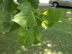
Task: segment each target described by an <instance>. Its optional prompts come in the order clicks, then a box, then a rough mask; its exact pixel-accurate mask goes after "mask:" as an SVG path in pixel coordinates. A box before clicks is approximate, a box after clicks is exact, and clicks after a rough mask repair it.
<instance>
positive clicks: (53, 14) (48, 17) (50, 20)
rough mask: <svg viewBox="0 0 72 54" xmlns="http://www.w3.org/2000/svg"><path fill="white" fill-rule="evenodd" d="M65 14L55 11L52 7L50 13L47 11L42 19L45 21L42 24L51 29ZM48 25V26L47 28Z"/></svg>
mask: <svg viewBox="0 0 72 54" xmlns="http://www.w3.org/2000/svg"><path fill="white" fill-rule="evenodd" d="M62 14H63V12H61V11H55V8H53V7H50V8H49V9H48V11H45V12H44V13H43V15H44V16H43V17H42V19H43V20H44V23H43V24H42V26H43V27H45V28H47V27H51V26H52V25H53V24H54V22H58V21H59V19H60V18H61V16H62ZM47 25H48V26H47Z"/></svg>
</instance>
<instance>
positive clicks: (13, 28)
mask: <svg viewBox="0 0 72 54" xmlns="http://www.w3.org/2000/svg"><path fill="white" fill-rule="evenodd" d="M19 27H20V25H19V24H17V23H16V22H14V23H13V24H12V25H11V27H10V29H9V32H10V33H11V32H13V31H14V30H16V29H19Z"/></svg>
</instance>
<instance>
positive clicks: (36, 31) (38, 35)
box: [33, 26, 42, 44]
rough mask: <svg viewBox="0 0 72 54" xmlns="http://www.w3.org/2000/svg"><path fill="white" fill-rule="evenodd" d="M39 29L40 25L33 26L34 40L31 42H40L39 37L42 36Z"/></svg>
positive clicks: (40, 28)
mask: <svg viewBox="0 0 72 54" xmlns="http://www.w3.org/2000/svg"><path fill="white" fill-rule="evenodd" d="M41 31H42V27H40V26H37V27H34V41H33V44H38V43H40V41H41V37H42V34H41Z"/></svg>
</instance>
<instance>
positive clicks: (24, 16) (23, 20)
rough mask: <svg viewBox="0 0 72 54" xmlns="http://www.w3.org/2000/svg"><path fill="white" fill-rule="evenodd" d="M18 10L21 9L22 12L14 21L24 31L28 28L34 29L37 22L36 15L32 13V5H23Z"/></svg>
mask: <svg viewBox="0 0 72 54" xmlns="http://www.w3.org/2000/svg"><path fill="white" fill-rule="evenodd" d="M18 9H20V10H21V12H20V13H18V14H17V15H16V16H15V17H14V21H15V22H16V23H18V24H19V25H20V26H21V27H22V28H23V29H26V28H27V27H32V26H33V25H34V24H35V23H36V21H35V17H34V14H33V12H32V11H31V5H30V3H28V2H25V3H22V4H21V5H20V6H19V7H18Z"/></svg>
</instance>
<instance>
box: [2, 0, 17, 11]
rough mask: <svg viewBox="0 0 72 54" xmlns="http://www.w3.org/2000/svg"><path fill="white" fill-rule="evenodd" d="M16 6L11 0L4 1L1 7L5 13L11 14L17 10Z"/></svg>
mask: <svg viewBox="0 0 72 54" xmlns="http://www.w3.org/2000/svg"><path fill="white" fill-rule="evenodd" d="M17 6H18V5H17V4H15V3H14V1H13V0H4V1H3V3H2V4H1V7H3V8H4V10H5V12H12V11H13V10H15V9H16V8H17Z"/></svg>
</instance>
